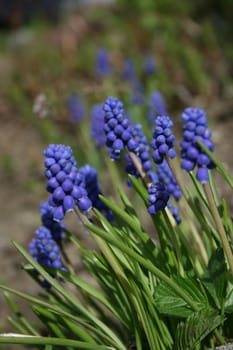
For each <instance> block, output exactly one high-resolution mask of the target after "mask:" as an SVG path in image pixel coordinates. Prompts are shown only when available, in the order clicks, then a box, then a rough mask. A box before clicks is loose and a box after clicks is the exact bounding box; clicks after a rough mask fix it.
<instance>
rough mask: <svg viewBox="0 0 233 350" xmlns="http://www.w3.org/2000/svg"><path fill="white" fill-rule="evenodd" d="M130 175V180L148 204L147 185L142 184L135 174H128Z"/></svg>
mask: <svg viewBox="0 0 233 350" xmlns="http://www.w3.org/2000/svg"><path fill="white" fill-rule="evenodd" d="M128 176H129V179H130V182H131V183H132V185H133V187H134V189H135V190H136V192H137V193H138V194H139V196H140V197H141V198H142V199H143V201H144V203H145V205H146V206H148V192H147V189H146V187H145V186H144V185H143V184H142V182H141V181H139V180H138V179H136V178H135V177H134V176H132V175H128Z"/></svg>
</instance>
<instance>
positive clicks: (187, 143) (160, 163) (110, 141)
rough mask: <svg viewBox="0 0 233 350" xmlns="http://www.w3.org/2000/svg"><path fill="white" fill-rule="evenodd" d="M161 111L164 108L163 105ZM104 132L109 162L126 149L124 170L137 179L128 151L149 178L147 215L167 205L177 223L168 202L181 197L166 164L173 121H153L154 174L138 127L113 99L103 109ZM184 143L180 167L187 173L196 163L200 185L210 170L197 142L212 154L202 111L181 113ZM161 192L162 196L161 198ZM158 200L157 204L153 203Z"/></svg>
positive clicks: (163, 118) (160, 118)
mask: <svg viewBox="0 0 233 350" xmlns="http://www.w3.org/2000/svg"><path fill="white" fill-rule="evenodd" d="M164 108H165V106H164ZM103 110H104V113H105V116H104V130H105V133H106V145H107V147H108V148H109V149H110V156H111V158H112V159H119V158H120V154H121V153H122V151H123V150H124V149H125V150H126V161H127V166H126V171H127V172H128V173H129V174H131V175H134V176H135V177H139V175H140V174H139V171H138V169H137V168H136V167H135V164H134V162H133V160H132V159H131V157H130V154H129V151H130V152H132V153H134V154H136V156H137V157H138V161H139V162H140V165H141V167H142V169H143V171H144V172H145V173H146V174H147V175H148V177H149V178H150V179H151V182H152V183H150V184H149V187H148V193H149V202H150V207H149V208H150V209H149V212H150V213H154V214H155V213H156V212H157V211H158V210H160V209H161V208H165V207H166V206H168V208H169V210H170V211H171V212H172V214H173V216H174V217H175V219H176V221H177V222H180V219H179V217H178V209H177V208H175V207H173V206H172V204H171V202H170V201H169V202H168V200H169V197H170V196H173V197H174V199H175V200H176V201H178V200H179V199H180V197H181V190H180V188H179V186H178V185H177V182H176V180H175V178H174V176H173V174H172V172H171V170H170V168H169V166H168V164H167V162H166V159H168V158H170V159H173V158H174V157H175V156H176V151H175V136H174V134H173V132H172V127H173V122H172V120H171V119H170V117H169V116H167V115H159V116H157V117H156V118H155V129H154V131H153V134H152V135H153V140H152V142H151V146H152V149H153V153H152V158H153V160H154V162H155V163H156V170H157V171H156V172H153V170H152V164H151V161H150V147H149V145H148V143H147V139H146V137H145V136H144V135H143V132H142V128H141V125H136V126H134V127H133V126H131V125H130V123H129V120H128V119H127V118H126V116H125V112H124V109H123V104H122V102H120V101H119V100H118V99H117V98H114V97H109V98H108V99H107V100H106V102H105V104H104V107H103ZM182 120H183V121H184V122H185V123H184V126H183V130H184V140H183V141H182V142H181V148H182V151H181V157H182V163H181V167H182V168H183V169H185V170H187V171H191V170H192V169H193V168H194V167H195V165H196V164H197V166H198V170H197V179H198V181H200V182H201V183H203V182H205V181H208V169H211V168H213V166H214V165H213V163H212V161H211V160H210V158H209V157H208V156H207V155H206V154H205V153H204V152H203V151H201V149H200V147H199V146H198V144H197V140H199V141H201V142H203V144H204V145H205V146H206V147H207V148H208V149H209V150H210V151H213V149H214V147H213V143H212V142H211V140H210V137H211V132H210V130H209V129H208V127H207V119H206V116H205V113H204V111H202V110H200V109H198V108H188V109H186V110H185V111H184V113H183V114H182ZM162 193H163V195H162ZM157 199H158V201H157Z"/></svg>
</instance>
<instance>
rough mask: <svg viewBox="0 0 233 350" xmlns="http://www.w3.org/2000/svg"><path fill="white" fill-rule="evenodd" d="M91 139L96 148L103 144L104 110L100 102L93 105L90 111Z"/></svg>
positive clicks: (104, 140) (104, 137) (104, 138)
mask: <svg viewBox="0 0 233 350" xmlns="http://www.w3.org/2000/svg"><path fill="white" fill-rule="evenodd" d="M90 136H91V139H92V140H93V141H94V142H95V145H96V147H97V148H99V147H101V146H102V145H105V143H106V135H105V132H104V111H103V106H102V105H101V104H96V105H94V106H93V108H92V111H91V135H90Z"/></svg>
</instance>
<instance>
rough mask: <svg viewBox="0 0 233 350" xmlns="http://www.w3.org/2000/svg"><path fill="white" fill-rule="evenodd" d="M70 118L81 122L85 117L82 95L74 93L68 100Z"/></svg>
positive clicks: (74, 121) (75, 121)
mask: <svg viewBox="0 0 233 350" xmlns="http://www.w3.org/2000/svg"><path fill="white" fill-rule="evenodd" d="M67 105H68V112H69V116H70V120H71V121H72V122H73V123H79V122H80V121H81V120H82V119H84V117H85V107H84V103H83V101H82V99H81V97H80V96H79V95H77V94H75V93H73V94H72V95H71V96H70V97H69V99H68V102H67Z"/></svg>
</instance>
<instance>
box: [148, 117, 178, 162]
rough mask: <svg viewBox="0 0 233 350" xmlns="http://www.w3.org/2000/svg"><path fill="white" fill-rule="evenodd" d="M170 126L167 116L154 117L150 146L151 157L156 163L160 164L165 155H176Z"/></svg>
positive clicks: (171, 124) (172, 156)
mask: <svg viewBox="0 0 233 350" xmlns="http://www.w3.org/2000/svg"><path fill="white" fill-rule="evenodd" d="M172 127H173V122H172V121H171V119H170V117H168V116H158V117H157V118H156V119H155V130H154V132H153V138H154V140H153V141H152V142H151V146H152V148H153V149H154V152H153V155H152V157H153V159H154V161H155V163H156V164H161V163H162V162H163V160H164V157H165V156H168V157H170V158H174V157H175V156H176V152H175V149H174V146H175V136H174V134H173V132H172V130H171V128H172Z"/></svg>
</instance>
